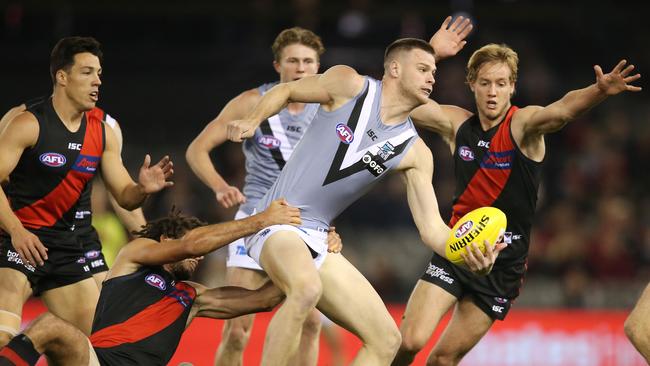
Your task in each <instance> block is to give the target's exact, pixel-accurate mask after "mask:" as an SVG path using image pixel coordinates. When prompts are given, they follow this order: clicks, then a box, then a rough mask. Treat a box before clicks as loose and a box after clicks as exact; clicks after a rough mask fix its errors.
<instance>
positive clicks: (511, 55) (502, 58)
mask: <svg viewBox="0 0 650 366" xmlns="http://www.w3.org/2000/svg"><path fill="white" fill-rule="evenodd" d="M490 62H501V63H504V64H506V65H507V66H508V67H509V68H510V82H511V83H514V82H516V81H517V71H518V70H519V68H518V64H519V56H517V52H515V51H514V50H513V49H512V48H510V47H509V46H508V45H506V44H503V43H502V44H495V43H490V44H488V45H485V46H483V47H481V48H479V49H478V50H476V51H475V52H474V53H473V54H472V57H470V58H469V61H468V62H467V77H466V81H467V83H468V84H472V83H473V82H475V81H476V78H477V77H478V71H479V70H480V69H481V66H483V65H484V64H486V63H490Z"/></svg>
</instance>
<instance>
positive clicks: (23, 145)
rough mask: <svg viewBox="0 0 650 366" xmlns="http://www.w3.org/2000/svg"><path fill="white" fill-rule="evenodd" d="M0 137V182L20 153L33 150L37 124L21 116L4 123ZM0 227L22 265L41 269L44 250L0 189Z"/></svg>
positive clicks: (37, 128)
mask: <svg viewBox="0 0 650 366" xmlns="http://www.w3.org/2000/svg"><path fill="white" fill-rule="evenodd" d="M5 127H6V128H5V130H4V131H3V132H2V133H0V181H4V180H6V179H7V178H8V177H9V174H11V172H12V171H13V170H14V168H16V164H18V161H19V160H20V157H21V155H22V154H23V151H24V150H25V149H27V148H29V147H31V146H34V145H35V144H36V142H37V140H38V134H39V127H38V121H37V120H36V117H34V115H33V114H31V113H28V112H23V113H21V114H19V115H18V116H16V117H15V118H12V120H11V121H10V122H9V123H7V125H6V126H5ZM0 225H1V226H2V229H3V230H4V231H6V232H7V233H9V235H10V236H11V242H12V244H13V246H14V248H15V249H16V252H18V254H19V255H20V257H21V258H22V260H23V261H26V262H27V263H30V264H32V265H34V264H39V265H43V263H44V260H46V259H47V248H45V246H44V245H43V243H41V241H40V240H39V239H38V238H37V237H36V235H34V234H32V233H31V232H29V231H28V230H26V229H25V228H24V227H23V225H22V224H21V222H20V220H19V219H18V217H16V215H15V214H14V213H13V211H12V210H11V206H10V205H9V200H8V199H7V196H6V195H5V192H4V190H3V189H2V187H0Z"/></svg>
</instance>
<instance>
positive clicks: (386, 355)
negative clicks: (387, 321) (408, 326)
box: [368, 323, 402, 360]
mask: <svg viewBox="0 0 650 366" xmlns="http://www.w3.org/2000/svg"><path fill="white" fill-rule="evenodd" d="M374 338H375V339H374V341H371V342H372V343H369V344H368V345H369V346H372V348H374V349H375V352H377V354H378V355H379V357H380V358H381V359H387V360H392V359H393V358H394V357H395V355H396V354H397V351H398V350H399V346H400V344H401V343H402V335H401V334H400V333H399V329H397V326H396V325H395V323H393V326H392V327H391V326H386V327H384V329H381V330H379V331H378V332H377V334H376V337H374Z"/></svg>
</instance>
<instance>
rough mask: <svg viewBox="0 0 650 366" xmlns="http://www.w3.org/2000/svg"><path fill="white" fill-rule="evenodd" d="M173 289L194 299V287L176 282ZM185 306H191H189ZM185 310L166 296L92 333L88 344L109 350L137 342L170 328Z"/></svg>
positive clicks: (173, 299)
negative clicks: (127, 317) (118, 321)
mask: <svg viewBox="0 0 650 366" xmlns="http://www.w3.org/2000/svg"><path fill="white" fill-rule="evenodd" d="M175 288H176V290H178V291H185V292H187V293H188V294H189V296H190V297H191V299H192V300H193V299H194V298H195V297H196V290H195V289H194V287H192V286H190V285H188V284H186V283H184V282H178V283H177V284H176V286H175ZM186 305H188V306H191V304H186ZM185 309H186V307H185V306H183V304H181V303H180V302H179V300H178V299H177V298H176V297H172V296H169V295H167V296H165V297H164V298H162V299H160V300H159V301H157V302H155V303H153V304H151V305H149V306H147V307H146V308H145V309H144V310H142V311H140V312H139V313H137V314H135V315H134V316H132V317H130V318H129V319H127V320H125V321H123V322H122V323H118V324H115V325H111V326H109V327H106V328H104V329H100V330H98V331H97V332H95V333H93V334H92V335H91V336H90V343H92V345H93V347H97V348H110V347H115V346H119V345H121V344H124V343H135V342H138V341H140V340H143V339H145V338H147V337H150V336H152V335H154V334H156V333H159V332H161V331H162V330H164V329H165V328H167V327H168V326H170V325H171V324H172V323H174V322H175V321H176V320H177V319H178V317H179V316H181V315H182V314H183V312H184V311H185Z"/></svg>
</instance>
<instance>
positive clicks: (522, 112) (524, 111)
mask: <svg viewBox="0 0 650 366" xmlns="http://www.w3.org/2000/svg"><path fill="white" fill-rule="evenodd" d="M543 108H544V107H542V106H539V105H529V106H526V107H521V108H518V109H517V110H516V111H515V112H514V113H513V114H512V121H513V122H515V121H517V122H519V121H526V120H528V119H529V118H530V117H531V116H532V115H533V114H535V113H537V112H538V111H540V110H542V109H543Z"/></svg>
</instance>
